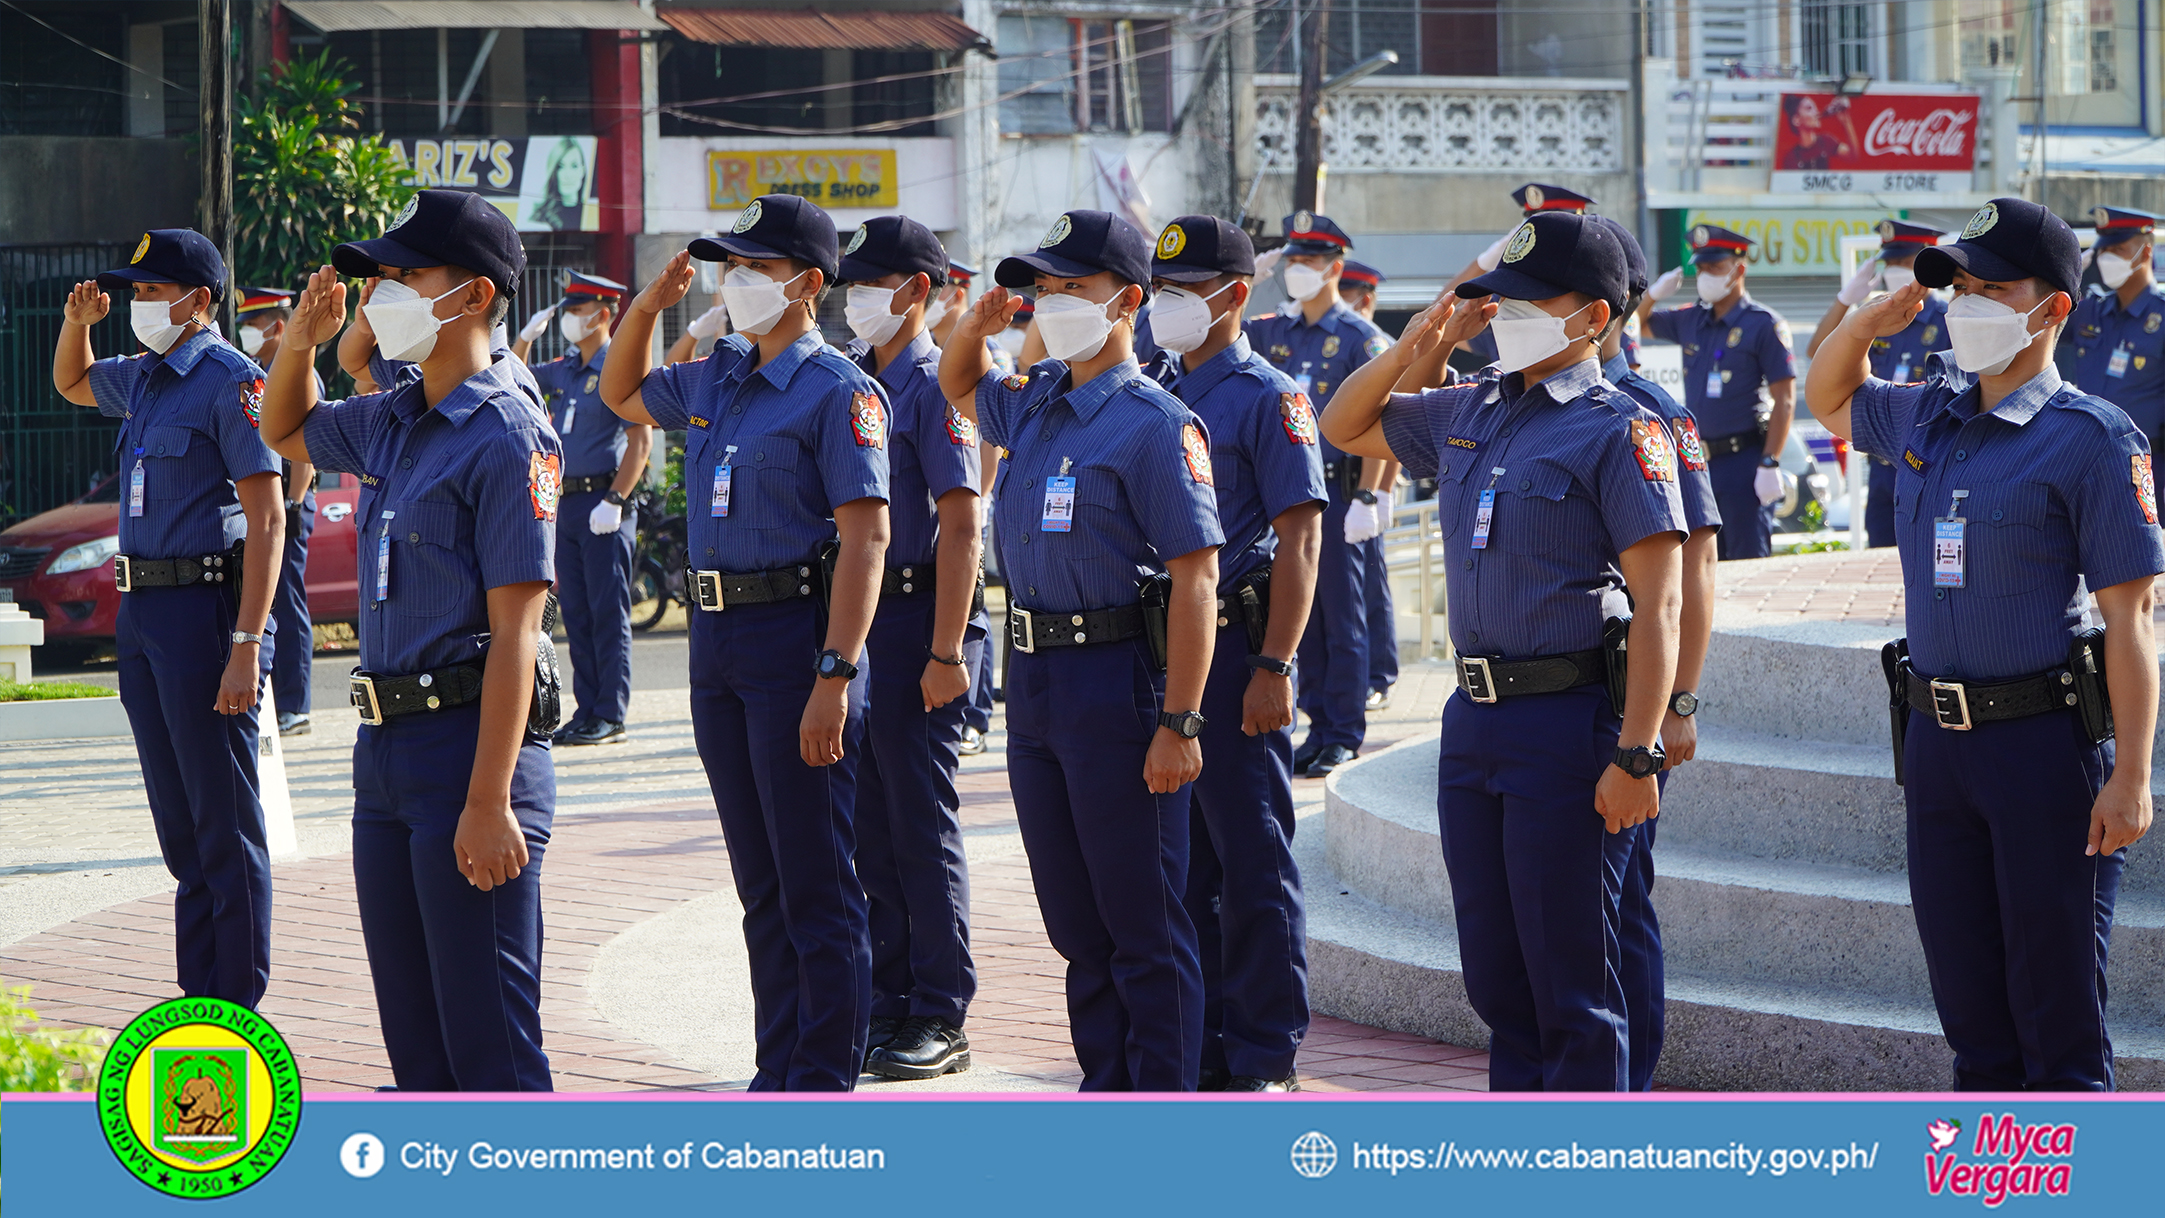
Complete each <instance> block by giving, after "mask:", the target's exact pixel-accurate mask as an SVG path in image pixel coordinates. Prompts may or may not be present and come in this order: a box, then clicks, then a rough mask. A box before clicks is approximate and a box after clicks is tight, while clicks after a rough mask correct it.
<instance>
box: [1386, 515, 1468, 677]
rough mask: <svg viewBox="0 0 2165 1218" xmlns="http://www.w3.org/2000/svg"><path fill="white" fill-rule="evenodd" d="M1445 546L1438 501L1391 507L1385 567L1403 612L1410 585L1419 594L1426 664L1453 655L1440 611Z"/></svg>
mask: <svg viewBox="0 0 2165 1218" xmlns="http://www.w3.org/2000/svg"><path fill="white" fill-rule="evenodd" d="M1442 542H1443V534H1442V532H1441V531H1440V530H1438V529H1437V527H1436V501H1435V500H1433V499H1416V500H1413V501H1411V502H1408V503H1400V504H1395V505H1393V506H1392V508H1391V524H1390V527H1389V528H1387V529H1385V530H1384V533H1383V557H1384V564H1385V566H1386V568H1387V569H1388V571H1389V572H1390V578H1391V580H1392V581H1393V583H1394V585H1395V586H1394V587H1393V588H1392V592H1393V593H1394V599H1395V600H1396V601H1397V603H1398V605H1399V606H1400V607H1401V609H1402V608H1403V606H1404V605H1405V603H1406V601H1405V594H1406V592H1407V591H1409V588H1408V584H1409V583H1410V584H1411V589H1410V590H1414V591H1417V592H1418V593H1419V596H1418V598H1417V600H1416V603H1417V604H1418V605H1419V608H1418V609H1417V610H1416V612H1417V613H1418V614H1419V616H1420V620H1421V629H1420V639H1421V654H1420V658H1421V659H1424V660H1427V659H1440V658H1445V657H1448V656H1449V655H1450V652H1451V643H1450V637H1451V636H1450V632H1449V631H1448V630H1446V629H1445V623H1444V612H1443V610H1442V609H1441V608H1440V607H1439V606H1441V604H1442V602H1443V556H1442V553H1441V551H1440V546H1441V544H1442ZM1393 641H1394V643H1395V641H1396V640H1393Z"/></svg>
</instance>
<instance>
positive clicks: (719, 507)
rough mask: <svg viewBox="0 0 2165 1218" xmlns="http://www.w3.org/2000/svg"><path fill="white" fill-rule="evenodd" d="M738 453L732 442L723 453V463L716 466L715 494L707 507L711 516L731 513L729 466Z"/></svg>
mask: <svg viewBox="0 0 2165 1218" xmlns="http://www.w3.org/2000/svg"><path fill="white" fill-rule="evenodd" d="M736 455H737V446H736V445H734V444H732V445H730V446H729V449H728V451H727V452H724V453H723V454H722V463H721V464H720V465H717V466H715V467H714V494H713V497H712V498H711V499H709V500H708V503H710V504H711V505H712V506H710V507H709V508H708V509H707V514H708V515H709V516H727V515H728V514H729V482H730V470H729V466H730V458H732V457H734V456H736Z"/></svg>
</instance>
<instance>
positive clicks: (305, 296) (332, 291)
mask: <svg viewBox="0 0 2165 1218" xmlns="http://www.w3.org/2000/svg"><path fill="white" fill-rule="evenodd" d="M362 299H363V300H366V299H367V297H366V296H364V297H362ZM345 324H346V284H345V281H344V280H341V279H340V278H339V277H338V272H337V271H335V270H332V269H331V268H330V267H323V268H321V269H319V270H317V271H316V273H315V274H313V275H310V276H309V277H308V286H307V287H305V288H302V289H301V299H300V300H299V301H298V302H296V303H295V304H294V306H293V319H292V320H291V321H288V322H287V323H286V343H285V345H286V346H288V347H295V348H300V347H320V346H322V345H323V344H325V343H327V342H329V341H331V340H332V339H334V338H336V337H338V331H339V328H340V327H342V326H344V325H345ZM282 349H283V348H281V350H282Z"/></svg>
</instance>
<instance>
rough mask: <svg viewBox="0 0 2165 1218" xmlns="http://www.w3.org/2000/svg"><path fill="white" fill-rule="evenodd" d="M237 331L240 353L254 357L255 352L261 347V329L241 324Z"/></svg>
mask: <svg viewBox="0 0 2165 1218" xmlns="http://www.w3.org/2000/svg"><path fill="white" fill-rule="evenodd" d="M237 333H239V334H240V336H241V354H242V355H245V356H247V357H248V358H250V359H254V358H255V356H256V352H258V351H261V350H262V349H263V331H261V330H258V329H256V328H255V327H254V326H242V327H240V328H239V330H238V331H237Z"/></svg>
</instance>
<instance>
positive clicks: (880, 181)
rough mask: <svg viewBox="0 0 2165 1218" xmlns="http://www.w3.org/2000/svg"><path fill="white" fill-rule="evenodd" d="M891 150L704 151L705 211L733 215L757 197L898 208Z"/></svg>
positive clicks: (828, 206)
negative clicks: (705, 160)
mask: <svg viewBox="0 0 2165 1218" xmlns="http://www.w3.org/2000/svg"><path fill="white" fill-rule="evenodd" d="M895 176H896V175H895V150H894V149H892V148H783V149H761V150H759V151H721V150H713V151H709V152H708V153H707V207H708V208H709V209H711V210H713V211H732V210H735V209H737V208H740V207H743V206H744V205H745V204H747V203H750V202H751V201H752V200H754V199H756V198H758V197H759V196H761V195H797V196H799V197H802V198H806V199H810V200H811V201H812V202H814V203H817V204H819V205H820V206H821V207H826V208H835V207H889V208H891V207H897V206H900V204H899V202H898V199H897V191H896V181H895Z"/></svg>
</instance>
